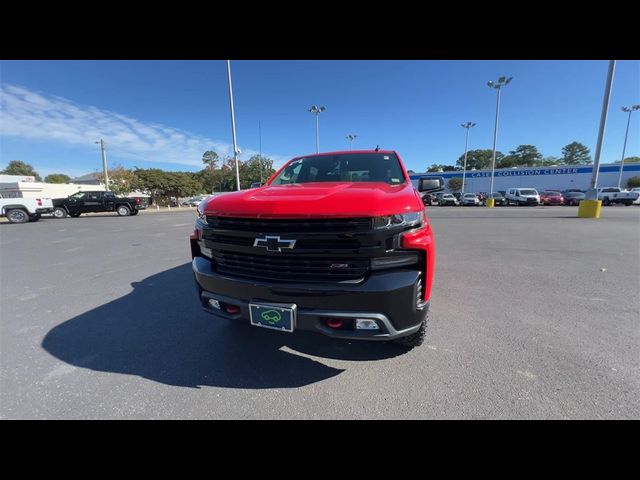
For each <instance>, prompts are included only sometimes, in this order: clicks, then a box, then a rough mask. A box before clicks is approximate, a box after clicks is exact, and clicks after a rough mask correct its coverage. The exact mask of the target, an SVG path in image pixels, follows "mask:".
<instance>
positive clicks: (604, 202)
mask: <svg viewBox="0 0 640 480" xmlns="http://www.w3.org/2000/svg"><path fill="white" fill-rule="evenodd" d="M602 205H604V206H605V207H608V206H609V205H611V200H609V197H605V198H604V200H602Z"/></svg>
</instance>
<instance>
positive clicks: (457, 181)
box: [447, 177, 462, 192]
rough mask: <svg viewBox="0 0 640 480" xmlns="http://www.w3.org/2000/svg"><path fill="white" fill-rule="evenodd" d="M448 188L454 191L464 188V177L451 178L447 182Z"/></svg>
mask: <svg viewBox="0 0 640 480" xmlns="http://www.w3.org/2000/svg"><path fill="white" fill-rule="evenodd" d="M447 188H448V189H449V190H451V191H452V192H459V191H460V190H462V178H459V177H453V178H451V179H449V181H448V182H447Z"/></svg>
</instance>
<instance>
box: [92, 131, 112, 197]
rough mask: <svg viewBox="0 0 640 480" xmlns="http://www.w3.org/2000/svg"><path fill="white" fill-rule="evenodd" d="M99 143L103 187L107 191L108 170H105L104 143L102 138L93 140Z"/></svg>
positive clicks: (105, 152)
mask: <svg viewBox="0 0 640 480" xmlns="http://www.w3.org/2000/svg"><path fill="white" fill-rule="evenodd" d="M95 143H99V144H100V153H101V154H102V172H103V173H104V187H105V190H106V191H107V192H108V191H109V172H108V171H107V151H106V149H105V145H106V143H105V142H104V140H103V139H100V141H99V142H95Z"/></svg>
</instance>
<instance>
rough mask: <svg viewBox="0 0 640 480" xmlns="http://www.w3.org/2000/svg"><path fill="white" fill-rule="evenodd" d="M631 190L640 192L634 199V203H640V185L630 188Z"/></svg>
mask: <svg viewBox="0 0 640 480" xmlns="http://www.w3.org/2000/svg"><path fill="white" fill-rule="evenodd" d="M629 191H630V192H638V198H636V199H635V200H634V201H633V204H634V205H640V187H635V188H632V189H631V190H629Z"/></svg>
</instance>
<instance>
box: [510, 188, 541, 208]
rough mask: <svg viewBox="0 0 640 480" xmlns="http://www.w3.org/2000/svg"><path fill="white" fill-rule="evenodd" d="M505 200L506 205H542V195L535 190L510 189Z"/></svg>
mask: <svg viewBox="0 0 640 480" xmlns="http://www.w3.org/2000/svg"><path fill="white" fill-rule="evenodd" d="M504 198H505V201H506V205H534V206H535V205H540V194H539V193H538V191H537V190H536V189H535V188H510V189H508V190H507V193H506V194H505V196H504Z"/></svg>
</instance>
